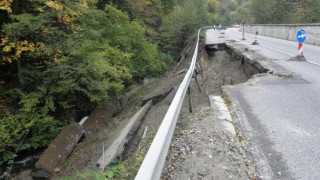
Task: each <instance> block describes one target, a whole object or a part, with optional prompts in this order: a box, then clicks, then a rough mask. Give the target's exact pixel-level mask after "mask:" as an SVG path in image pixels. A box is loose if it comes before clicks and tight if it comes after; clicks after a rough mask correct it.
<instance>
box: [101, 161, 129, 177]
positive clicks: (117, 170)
mask: <svg viewBox="0 0 320 180" xmlns="http://www.w3.org/2000/svg"><path fill="white" fill-rule="evenodd" d="M124 168H125V164H124V162H123V161H116V162H114V163H113V165H112V166H110V167H108V168H107V169H106V170H105V172H104V175H105V177H106V179H107V180H112V179H113V178H115V177H116V176H119V175H121V173H123V171H124Z"/></svg>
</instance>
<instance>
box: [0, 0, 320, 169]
mask: <svg viewBox="0 0 320 180" xmlns="http://www.w3.org/2000/svg"><path fill="white" fill-rule="evenodd" d="M319 14H320V1H318V0H302V1H301V0H299V1H298V0H54V1H51V0H0V29H1V31H0V72H1V73H0V165H1V164H2V163H4V162H8V160H11V159H13V158H14V157H15V156H16V154H17V153H19V152H25V151H31V150H34V149H38V148H41V147H45V146H47V145H48V144H49V143H50V142H51V141H52V140H53V138H54V137H55V136H56V134H57V133H58V132H59V131H60V130H61V129H62V128H63V127H64V126H65V125H67V124H69V123H71V122H77V121H79V120H80V118H82V117H83V116H85V115H89V114H90V113H91V112H92V111H93V110H94V109H95V108H97V107H99V106H102V105H104V104H108V103H111V102H114V101H118V100H120V99H121V98H122V96H123V93H124V92H125V91H126V90H129V89H130V87H131V86H132V85H133V84H135V83H139V82H141V80H142V79H144V78H145V77H152V76H158V75H160V74H161V73H162V72H163V71H165V70H166V68H167V67H168V66H170V64H171V63H172V62H173V61H174V59H175V58H177V57H178V56H179V54H180V52H181V50H182V49H183V47H184V45H185V44H186V42H187V41H188V40H189V39H190V38H191V37H192V35H193V34H194V33H195V32H196V30H197V29H198V28H199V27H201V26H204V25H213V24H217V25H218V24H222V25H232V24H234V23H314V22H319V21H320V16H319Z"/></svg>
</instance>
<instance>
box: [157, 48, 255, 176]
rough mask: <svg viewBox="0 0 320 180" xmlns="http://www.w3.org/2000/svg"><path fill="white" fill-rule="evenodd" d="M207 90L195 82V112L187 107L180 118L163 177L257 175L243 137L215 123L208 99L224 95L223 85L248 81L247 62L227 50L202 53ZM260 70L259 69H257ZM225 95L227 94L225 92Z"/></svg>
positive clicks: (204, 81) (202, 84) (204, 84)
mask: <svg viewBox="0 0 320 180" xmlns="http://www.w3.org/2000/svg"><path fill="white" fill-rule="evenodd" d="M201 60H202V62H203V69H204V70H203V72H204V74H203V76H204V78H200V80H199V81H200V82H201V87H202V89H203V90H204V91H205V92H204V93H198V91H197V89H196V87H194V86H195V85H193V94H192V100H193V107H194V113H192V114H191V113H187V112H186V111H184V112H183V113H182V114H181V117H180V119H179V120H178V124H177V128H176V131H175V134H174V138H173V140H172V142H171V146H170V149H169V154H168V156H167V159H166V164H165V168H164V171H163V174H162V179H254V178H255V175H254V174H255V170H254V168H253V167H251V165H250V163H251V160H250V158H248V157H247V155H246V150H245V149H246V143H245V142H244V141H243V139H241V137H239V136H238V137H229V136H228V135H227V134H225V133H224V132H223V130H222V129H219V127H217V126H215V125H216V124H215V120H217V119H216V117H215V116H214V114H213V112H212V109H211V108H210V107H209V106H208V103H207V102H206V101H201V99H205V97H207V96H208V95H221V93H222V91H221V87H223V86H224V85H232V84H239V83H243V82H246V81H247V80H248V78H250V76H248V75H247V74H246V73H245V72H246V70H245V69H246V68H248V67H246V65H244V63H241V61H237V60H234V59H233V58H232V56H231V55H230V54H228V53H227V52H226V51H219V52H215V55H214V56H213V57H212V56H207V55H206V54H204V53H202V59H201ZM256 73H257V72H256ZM223 97H225V96H223Z"/></svg>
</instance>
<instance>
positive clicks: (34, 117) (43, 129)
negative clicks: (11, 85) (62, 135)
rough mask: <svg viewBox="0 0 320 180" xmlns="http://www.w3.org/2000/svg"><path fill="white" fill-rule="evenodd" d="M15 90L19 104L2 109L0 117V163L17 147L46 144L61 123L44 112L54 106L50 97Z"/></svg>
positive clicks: (52, 108)
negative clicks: (15, 106) (11, 109)
mask: <svg viewBox="0 0 320 180" xmlns="http://www.w3.org/2000/svg"><path fill="white" fill-rule="evenodd" d="M17 91H18V93H19V94H20V97H19V98H20V99H21V100H20V102H19V105H20V106H21V108H20V109H19V111H18V112H15V113H11V112H10V111H9V110H7V109H6V110H5V113H4V114H3V115H2V116H1V118H0V129H1V131H0V137H1V138H0V155H1V159H0V164H2V163H3V162H6V161H8V160H10V159H12V158H14V157H15V153H17V152H19V151H23V150H30V149H37V148H39V147H43V146H46V145H48V144H49V143H50V142H51V141H52V139H54V138H55V136H56V135H57V133H58V132H59V131H60V130H61V128H62V127H63V125H64V124H63V123H61V122H59V121H57V120H56V119H54V118H53V117H52V116H50V115H48V113H49V111H52V110H54V106H53V101H52V98H50V97H47V98H43V101H42V100H41V96H42V94H41V93H36V92H33V93H29V94H25V93H23V92H21V91H19V90H17ZM12 92H13V91H11V92H9V93H12ZM14 96H16V95H14Z"/></svg>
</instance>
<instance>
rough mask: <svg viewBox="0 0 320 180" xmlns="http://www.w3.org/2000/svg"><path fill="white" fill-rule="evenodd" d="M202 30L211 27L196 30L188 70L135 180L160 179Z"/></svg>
mask: <svg viewBox="0 0 320 180" xmlns="http://www.w3.org/2000/svg"><path fill="white" fill-rule="evenodd" d="M203 28H212V26H207V27H202V28H200V29H199V30H198V38H197V44H196V47H195V51H194V54H193V57H192V62H191V65H190V68H189V69H188V72H187V73H186V75H185V77H184V79H183V81H182V83H181V84H180V86H179V88H178V91H177V93H176V95H175V96H174V98H173V100H172V102H171V105H170V107H169V109H168V111H167V113H166V115H165V117H164V118H163V121H162V123H161V125H160V127H159V130H158V132H157V134H156V136H155V138H154V139H153V142H152V144H151V146H150V148H149V150H148V153H147V155H146V156H145V158H144V160H143V163H142V165H141V167H140V169H139V171H138V174H137V176H136V177H135V180H157V179H160V177H161V173H162V169H163V166H164V163H165V160H166V156H167V153H168V150H169V147H170V142H171V138H172V136H173V133H174V129H175V127H176V123H177V120H178V117H179V114H180V110H181V107H182V104H183V100H184V98H185V95H186V93H187V91H189V89H190V87H189V84H190V81H191V78H192V77H195V76H194V70H195V66H196V62H197V56H198V48H199V36H200V31H201V30H202V29H203ZM195 78H196V77H195ZM196 82H197V84H198V87H199V91H200V92H201V89H200V86H199V83H198V80H197V78H196ZM190 93H191V92H190ZM190 97H191V96H190ZM190 107H191V106H190Z"/></svg>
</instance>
